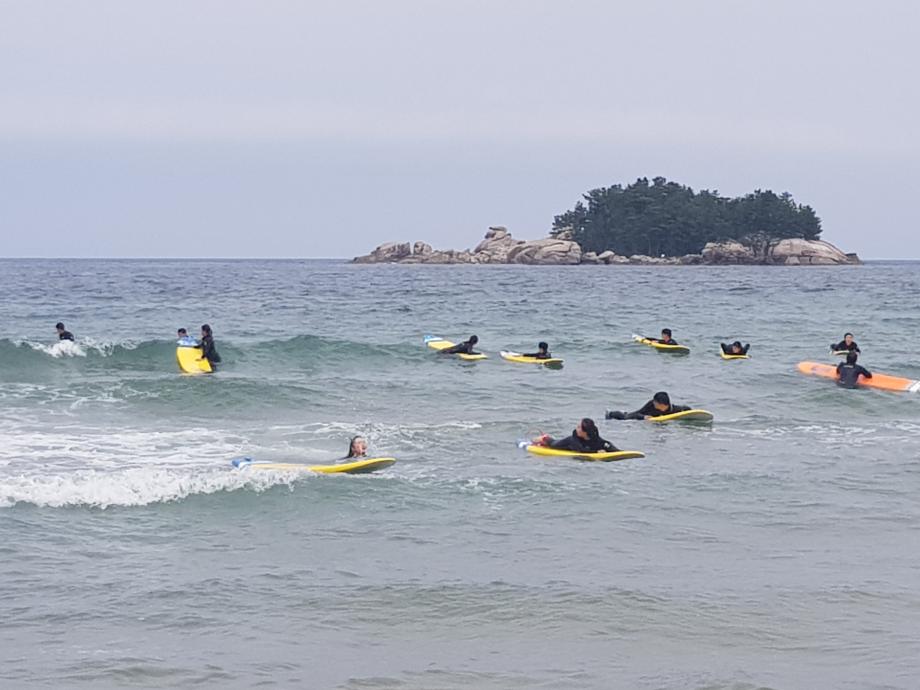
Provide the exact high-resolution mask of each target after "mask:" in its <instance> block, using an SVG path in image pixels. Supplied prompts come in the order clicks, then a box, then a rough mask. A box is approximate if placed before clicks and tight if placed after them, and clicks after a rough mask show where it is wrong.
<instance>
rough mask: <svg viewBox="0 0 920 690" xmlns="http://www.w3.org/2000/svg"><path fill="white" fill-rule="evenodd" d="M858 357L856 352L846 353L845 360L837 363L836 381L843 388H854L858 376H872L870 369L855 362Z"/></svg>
mask: <svg viewBox="0 0 920 690" xmlns="http://www.w3.org/2000/svg"><path fill="white" fill-rule="evenodd" d="M858 358H859V355H858V354H856V353H855V352H850V353H849V354H848V355H847V361H846V362H845V363H844V362H841V363H840V364H838V365H837V383H838V384H839V385H840V386H842V387H843V388H856V386H857V384H859V377H860V376H862V377H863V378H867V379H871V378H872V372H871V371H869V370H868V369H866V368H865V367H864V366H862V365H861V364H857V363H856V360H857V359H858Z"/></svg>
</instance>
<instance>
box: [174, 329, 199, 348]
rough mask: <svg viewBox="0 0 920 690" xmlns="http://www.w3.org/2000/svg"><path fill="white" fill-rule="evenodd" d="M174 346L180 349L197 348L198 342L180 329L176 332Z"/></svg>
mask: <svg viewBox="0 0 920 690" xmlns="http://www.w3.org/2000/svg"><path fill="white" fill-rule="evenodd" d="M176 338H178V340H176V345H179V346H180V347H198V341H197V340H195V339H194V338H193V337H192V336H190V335H189V334H188V331H187V330H185V329H184V328H180V329H179V330H178V331H176Z"/></svg>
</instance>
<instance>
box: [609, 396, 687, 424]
mask: <svg viewBox="0 0 920 690" xmlns="http://www.w3.org/2000/svg"><path fill="white" fill-rule="evenodd" d="M690 409H692V408H690V407H688V406H686V405H672V404H671V396H670V395H668V394H667V393H665V392H664V391H658V392H657V393H655V395H654V396H653V397H652V399H651V400H649V401H648V402H647V403H645V405H643V406H642V407H640V408H639V409H638V410H636V411H635V412H620V411H619V410H607V413H606V414H605V415H604V419H645V418H646V417H663V416H664V415H666V414H674V413H675V412H686V411H687V410H690Z"/></svg>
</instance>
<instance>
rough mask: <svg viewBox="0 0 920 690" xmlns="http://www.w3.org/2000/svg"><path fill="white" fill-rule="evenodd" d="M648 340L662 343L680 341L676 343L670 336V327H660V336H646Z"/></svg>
mask: <svg viewBox="0 0 920 690" xmlns="http://www.w3.org/2000/svg"><path fill="white" fill-rule="evenodd" d="M648 340H650V341H651V342H653V343H661V344H662V345H680V343H678V342H677V341H676V340H674V338H672V337H671V329H670V328H662V329H661V337H660V338H648Z"/></svg>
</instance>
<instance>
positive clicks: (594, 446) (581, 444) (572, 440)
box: [549, 431, 619, 453]
mask: <svg viewBox="0 0 920 690" xmlns="http://www.w3.org/2000/svg"><path fill="white" fill-rule="evenodd" d="M549 447H550V448H555V449H556V450H571V451H574V452H576V453H602V452H603V453H615V452H617V450H619V449H618V448H617V447H616V446H615V445H613V444H612V443H611V442H610V441H605V440H604V439H602V438H601V437H600V436H598V437H597V438H596V439H593V440H591V439H588V440H585V439H583V438H581V437H580V436H579V435H578V434H577V433H576V432H575V431H573V432H572V435H571V436H566V437H565V438H560V439H559V440H557V441H550V442H549Z"/></svg>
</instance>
